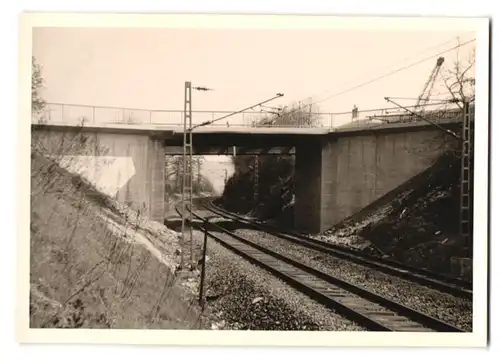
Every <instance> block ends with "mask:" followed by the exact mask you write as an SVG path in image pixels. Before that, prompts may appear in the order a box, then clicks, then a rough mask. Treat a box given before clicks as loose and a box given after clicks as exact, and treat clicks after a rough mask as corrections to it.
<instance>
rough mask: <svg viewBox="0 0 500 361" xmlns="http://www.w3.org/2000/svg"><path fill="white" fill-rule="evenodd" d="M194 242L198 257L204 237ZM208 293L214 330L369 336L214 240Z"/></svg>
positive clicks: (208, 313) (197, 235)
mask: <svg viewBox="0 0 500 361" xmlns="http://www.w3.org/2000/svg"><path fill="white" fill-rule="evenodd" d="M197 212H198V211H197ZM200 213H202V212H200ZM202 214H203V215H208V214H205V213H202ZM214 234H216V233H214ZM193 239H194V240H195V242H196V245H197V247H196V248H197V249H196V251H197V253H198V254H199V252H200V250H201V243H202V241H203V233H202V232H199V231H194V232H193ZM205 290H206V291H205V295H206V300H207V303H206V310H205V318H206V319H208V320H209V322H208V324H210V325H211V328H212V329H225V330H282V331H283V330H303V331H314V330H318V331H363V330H365V329H364V328H362V327H361V326H358V325H357V324H355V323H354V322H352V321H350V320H348V319H346V318H344V317H342V316H341V315H339V314H337V313H335V311H333V310H330V309H328V308H326V307H324V306H323V305H321V304H319V303H317V302H315V301H314V300H312V299H311V298H309V297H308V296H306V295H304V294H303V293H301V292H299V291H297V290H295V289H294V288H292V287H291V286H289V285H288V284H286V283H284V282H282V281H281V280H279V279H277V278H276V277H275V276H273V275H272V274H271V273H269V272H267V271H265V270H264V269H262V268H260V267H257V266H255V265H253V264H251V263H250V262H248V261H247V260H245V259H243V258H242V257H240V256H238V255H237V254H235V253H233V252H232V251H230V250H228V249H226V248H225V247H223V246H222V245H220V244H219V243H218V242H216V241H214V240H213V239H212V238H210V237H209V238H208V243H207V263H206V279H205Z"/></svg>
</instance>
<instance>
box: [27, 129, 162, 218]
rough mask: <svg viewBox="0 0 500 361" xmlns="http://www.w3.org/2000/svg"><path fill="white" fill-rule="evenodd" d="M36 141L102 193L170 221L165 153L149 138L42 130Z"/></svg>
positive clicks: (48, 153) (45, 151)
mask: <svg viewBox="0 0 500 361" xmlns="http://www.w3.org/2000/svg"><path fill="white" fill-rule="evenodd" d="M32 142H36V144H37V145H38V146H39V147H40V149H43V152H44V154H45V155H47V156H50V157H53V158H54V159H56V160H57V161H58V162H59V164H61V165H62V166H63V167H65V168H66V169H68V170H69V171H71V172H73V173H78V174H80V175H82V176H83V177H84V178H86V179H87V180H88V181H89V182H91V183H92V184H93V185H95V186H96V188H97V189H99V190H100V191H102V192H103V193H105V194H108V195H109V196H111V197H113V198H115V199H116V200H118V201H119V202H121V203H123V204H128V205H130V206H131V207H132V208H133V209H135V210H140V211H141V213H142V214H144V215H146V216H147V217H149V218H150V219H153V220H156V221H160V222H163V219H164V198H165V196H164V192H165V186H164V184H165V180H164V168H165V155H164V150H163V144H162V142H161V141H160V140H155V139H152V138H150V137H149V136H148V135H132V134H112V133H98V132H85V133H77V132H57V131H43V130H36V131H34V132H33V133H32Z"/></svg>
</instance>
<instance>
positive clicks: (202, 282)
mask: <svg viewBox="0 0 500 361" xmlns="http://www.w3.org/2000/svg"><path fill="white" fill-rule="evenodd" d="M204 227H205V235H204V237H203V259H202V263H201V280H200V295H199V303H200V306H202V307H203V306H204V294H203V291H204V289H203V288H204V283H205V264H206V257H207V239H208V221H207V220H205V224H204Z"/></svg>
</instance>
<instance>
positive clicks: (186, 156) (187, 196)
mask: <svg viewBox="0 0 500 361" xmlns="http://www.w3.org/2000/svg"><path fill="white" fill-rule="evenodd" d="M192 126H193V118H192V105H191V82H190V81H186V82H185V84H184V134H183V138H184V139H183V152H182V160H183V162H182V163H183V167H182V225H181V233H182V236H181V237H182V239H181V248H182V251H181V268H183V267H184V262H185V259H184V250H185V247H186V218H189V249H190V260H191V264H193V262H194V258H193V257H194V255H193V223H192V222H193V212H192V207H193V177H192V175H193V167H192V165H193V164H192V161H193V134H192V132H190V131H189V129H191V127H192ZM186 201H188V202H189V210H188V209H186V208H187V207H186Z"/></svg>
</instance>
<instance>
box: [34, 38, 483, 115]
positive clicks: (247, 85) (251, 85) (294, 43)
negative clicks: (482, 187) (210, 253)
mask: <svg viewBox="0 0 500 361" xmlns="http://www.w3.org/2000/svg"><path fill="white" fill-rule="evenodd" d="M457 37H458V38H459V40H460V42H462V43H463V42H466V41H468V40H471V39H474V37H475V34H474V33H471V32H468V33H466V32H460V31H432V32H430V31H416V30H413V31H382V30H378V31H372V30H357V31H354V30H335V29H332V30H315V29H310V30H309V29H308V30H281V29H276V30H264V29H255V30H252V29H234V30H227V29H220V30H218V29H174V28H149V29H146V28H35V29H34V30H33V55H34V56H35V57H36V58H37V61H38V63H39V64H41V66H42V75H43V77H44V79H45V88H44V89H43V92H42V95H43V96H44V98H45V99H46V101H47V102H49V103H50V102H54V103H69V104H86V105H96V106H109V107H126V108H144V109H170V110H181V109H183V106H184V103H183V101H184V82H185V81H191V82H192V84H193V86H205V87H209V88H213V89H214V91H211V92H193V103H192V107H193V108H192V109H193V110H238V109H242V108H244V107H247V106H250V105H253V104H255V103H258V102H260V101H263V100H265V99H268V98H270V97H272V96H274V95H275V94H276V93H284V95H285V96H284V97H282V98H280V99H279V101H274V102H272V103H269V104H268V105H269V106H279V105H289V104H291V103H293V102H297V101H300V100H302V101H305V100H306V99H307V98H308V97H312V99H313V102H317V101H318V103H316V104H317V106H318V107H319V111H321V112H344V111H345V112H349V111H350V110H351V109H352V108H353V105H354V104H356V105H357V107H358V108H359V109H360V110H363V109H371V108H380V107H390V106H393V105H392V104H389V103H387V102H386V101H385V100H384V97H385V96H390V97H407V98H413V99H415V100H405V101H401V103H404V104H407V105H410V104H414V103H415V102H416V98H417V97H418V95H419V94H420V92H421V91H422V89H423V87H424V85H425V82H426V81H427V79H428V77H429V75H430V73H431V71H432V69H433V67H434V66H435V63H436V60H437V58H438V54H439V53H440V52H442V51H445V50H447V49H450V48H452V47H454V46H455V45H457ZM474 45H475V43H474V42H472V43H471V44H469V45H466V46H464V47H462V48H461V50H460V56H461V57H462V58H463V59H465V58H466V57H467V56H468V54H469V53H470V51H471V49H472V48H473V47H474ZM443 56H444V57H445V62H444V64H443V68H446V67H451V66H452V65H453V64H452V63H453V61H455V59H456V50H452V51H450V52H447V53H445V54H444V55H443ZM425 58H430V59H428V60H426V61H423V62H422V63H421V64H419V65H416V66H412V67H410V68H408V69H406V70H403V71H400V72H398V73H397V74H394V75H391V76H388V77H385V78H383V79H381V80H378V81H374V82H373V83H371V84H368V85H365V86H361V87H359V88H357V89H354V90H352V91H347V92H346V93H344V94H341V95H337V96H333V95H335V94H337V93H339V92H342V91H345V90H349V88H352V87H354V86H357V85H360V84H362V83H365V82H367V81H370V80H372V79H374V78H377V77H379V76H382V75H384V74H386V73H389V72H391V71H394V70H396V69H398V68H401V67H404V66H406V65H410V64H412V63H415V62H417V61H419V60H422V59H425ZM438 80H439V78H438ZM435 94H437V95H436V97H438V96H439V94H444V91H443V88H442V84H441V85H440V84H438V83H437V84H436V90H435ZM327 97H329V98H328V99H326V100H324V99H325V98H327ZM204 120H205V119H204Z"/></svg>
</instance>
